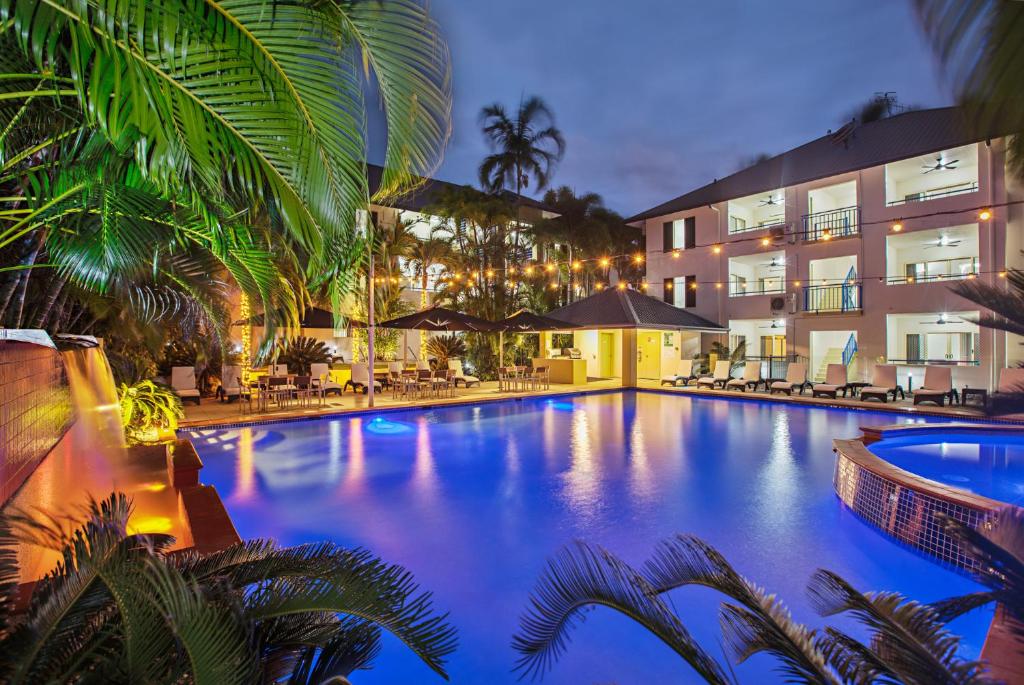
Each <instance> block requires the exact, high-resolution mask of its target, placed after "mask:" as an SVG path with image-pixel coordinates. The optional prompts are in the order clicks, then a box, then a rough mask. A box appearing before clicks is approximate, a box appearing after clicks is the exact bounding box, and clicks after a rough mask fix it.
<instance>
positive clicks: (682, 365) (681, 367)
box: [661, 359, 697, 385]
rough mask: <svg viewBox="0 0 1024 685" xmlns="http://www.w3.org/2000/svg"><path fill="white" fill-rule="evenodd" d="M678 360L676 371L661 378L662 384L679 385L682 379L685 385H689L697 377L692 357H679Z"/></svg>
mask: <svg viewBox="0 0 1024 685" xmlns="http://www.w3.org/2000/svg"><path fill="white" fill-rule="evenodd" d="M676 361H677V364H676V370H675V373H670V374H668V375H666V376H663V377H662V379H661V384H662V385H679V382H680V381H682V383H683V385H689V383H690V381H692V380H695V379H696V378H697V376H696V375H695V374H694V373H693V360H692V359H678V360H676Z"/></svg>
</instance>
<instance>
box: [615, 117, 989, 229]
mask: <svg viewBox="0 0 1024 685" xmlns="http://www.w3.org/2000/svg"><path fill="white" fill-rule="evenodd" d="M992 137H995V136H992ZM985 138H986V136H983V135H980V134H978V133H976V132H974V131H973V129H972V127H970V126H968V124H967V121H966V119H965V117H964V114H963V112H962V111H961V110H960V109H959V108H957V107H942V108H938V109H922V110H913V111H910V112H904V113H902V114H897V115H895V116H891V117H888V118H885V119H879V120H878V121H872V122H869V123H866V124H860V125H857V124H855V123H853V122H851V123H849V124H847V125H846V126H843V127H842V128H840V129H839V130H838V131H830V132H829V133H827V134H826V135H824V136H822V137H820V138H818V139H817V140H812V141H811V142H809V143H806V144H804V145H801V146H800V147H796V148H793V149H792V150H789V151H788V152H783V153H782V154H780V155H776V156H775V157H772V158H770V159H766V160H765V161H763V162H759V163H757V164H755V165H753V166H751V167H748V168H746V169H743V170H741V171H737V172H736V173H735V174H732V175H731V176H726V177H725V178H723V179H718V180H716V181H715V182H714V183H709V184H708V185H706V186H704V187H702V188H698V189H696V190H694V191H692V192H689V193H686V194H685V195H680V196H679V197H677V198H675V199H674V200H669V201H668V202H665V203H662V204H660V205H658V206H657V207H652V208H651V209H648V210H646V211H644V212H640V213H639V214H637V215H636V216H633V217H630V218H629V219H627V220H626V221H627V222H629V223H632V222H634V221H641V220H643V219H650V218H652V217H657V216H664V215H665V214H673V213H675V212H684V211H686V210H689V209H695V208H697V207H706V206H708V205H712V204H715V203H717V202H724V201H725V200H731V199H735V198H739V197H746V196H747V195H753V194H755V193H762V192H765V191H768V190H775V189H777V188H785V187H787V186H792V185H796V184H798V183H807V182H808V181H814V180H816V179H819V178H828V177H829V176H836V175H839V174H845V173H848V172H851V171H857V170H860V169H866V168H868V167H873V166H879V165H881V164H888V163H889V162H895V161H898V160H901V159H908V158H911V157H917V156H920V155H925V154H928V153H930V152H938V151H939V150H946V149H949V148H952V147H958V146H960V145H967V144H968V143H976V142H978V141H980V140H984V139H985Z"/></svg>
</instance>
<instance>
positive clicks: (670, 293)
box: [661, 278, 676, 305]
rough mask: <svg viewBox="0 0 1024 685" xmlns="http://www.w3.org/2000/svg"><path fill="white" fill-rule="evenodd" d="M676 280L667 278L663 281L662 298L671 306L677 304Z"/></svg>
mask: <svg viewBox="0 0 1024 685" xmlns="http://www.w3.org/2000/svg"><path fill="white" fill-rule="evenodd" d="M674 281H675V279H674V278H666V279H665V280H664V281H662V295H661V298H662V299H663V300H665V302H668V303H669V304H671V305H674V304H675V303H676V292H675V285H676V284H675V283H674Z"/></svg>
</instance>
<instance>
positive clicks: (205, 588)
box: [0, 494, 455, 685]
mask: <svg viewBox="0 0 1024 685" xmlns="http://www.w3.org/2000/svg"><path fill="white" fill-rule="evenodd" d="M83 513H84V516H83V520H82V521H80V522H76V523H75V524H74V526H73V527H71V528H70V529H69V526H67V525H65V523H64V522H63V521H61V520H59V519H57V518H55V517H53V516H47V517H34V516H31V515H26V514H9V515H7V516H5V517H4V518H3V519H2V521H0V591H2V600H3V601H2V602H0V680H2V681H3V682H5V683H11V684H12V685H13V684H15V683H40V682H60V683H64V682H103V683H131V682H147V683H157V682H161V683H218V684H220V683H224V684H229V683H239V684H242V683H263V682H266V683H271V682H288V683H294V684H296V685H298V684H300V683H309V684H310V685H313V684H316V683H327V682H347V680H345V679H346V678H347V677H348V676H349V675H350V674H351V673H352V672H353V671H355V670H357V669H360V668H366V667H368V666H369V665H370V663H371V662H372V661H373V660H374V659H375V658H376V656H377V655H378V654H379V652H380V650H381V644H380V636H381V631H382V630H386V631H388V632H390V633H393V634H394V635H395V636H396V637H398V639H399V640H400V641H401V642H403V643H404V644H405V645H406V646H407V647H408V648H409V649H411V650H412V651H413V652H414V653H415V654H416V655H417V656H418V657H419V658H420V659H422V660H423V662H424V663H426V664H427V666H429V667H430V668H431V669H432V670H433V671H434V672H435V673H437V674H438V675H440V676H442V677H445V678H446V677H447V676H446V673H445V661H446V659H447V657H448V655H450V654H451V653H452V651H453V650H454V648H455V631H454V629H453V628H452V627H451V626H450V625H449V624H448V623H447V622H446V620H445V616H442V615H438V614H437V613H436V612H435V610H434V607H433V604H432V601H431V596H430V593H427V592H421V591H420V590H419V588H418V586H417V585H416V583H415V582H414V581H413V579H412V576H411V575H410V574H409V573H408V571H406V570H405V569H403V568H401V567H398V566H392V565H389V564H386V563H384V562H383V561H381V560H380V559H378V558H376V557H374V556H373V555H371V554H370V553H368V552H365V551H362V550H348V549H344V548H341V547H338V546H336V545H333V544H330V543H318V544H308V545H301V546H298V547H292V548H279V547H278V546H277V545H275V544H274V543H273V542H272V541H268V540H251V541H248V542H242V543H238V544H236V545H233V546H231V547H229V548H227V549H225V550H224V551H222V552H218V553H215V554H209V555H201V554H199V553H197V552H195V551H194V550H186V551H178V552H175V553H173V554H170V553H169V549H170V547H171V545H172V544H173V542H174V539H173V538H172V537H170V536H167V535H159V534H137V533H132V532H131V528H130V525H129V520H130V515H131V505H130V502H129V501H128V499H127V498H126V497H125V496H124V495H122V494H114V495H111V496H110V497H109V498H107V499H105V500H103V501H101V502H93V503H92V504H91V505H90V506H89V507H88V509H87V510H86V511H85V512H83ZM19 541H20V542H22V543H24V544H33V545H39V546H42V547H46V548H48V549H52V550H55V551H56V552H58V553H59V554H60V556H61V559H62V562H61V563H60V564H58V566H57V567H56V568H55V569H54V570H53V571H52V572H50V573H49V574H48V575H47V576H45V577H44V578H42V579H41V580H40V581H39V582H38V583H37V584H36V585H35V587H34V589H33V591H32V597H31V600H30V602H29V606H28V610H27V611H26V612H25V613H22V614H16V613H15V612H14V606H15V597H16V594H17V591H18V585H17V582H18V565H17V553H16V545H17V543H18V542H19Z"/></svg>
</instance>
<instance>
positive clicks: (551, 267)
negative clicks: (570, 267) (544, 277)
mask: <svg viewBox="0 0 1024 685" xmlns="http://www.w3.org/2000/svg"><path fill="white" fill-rule="evenodd" d="M544 270H545V271H547V272H548V273H551V272H552V271H554V270H555V265H554V264H550V263H549V264H545V265H544Z"/></svg>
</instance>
